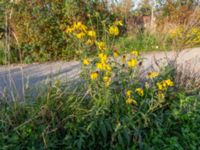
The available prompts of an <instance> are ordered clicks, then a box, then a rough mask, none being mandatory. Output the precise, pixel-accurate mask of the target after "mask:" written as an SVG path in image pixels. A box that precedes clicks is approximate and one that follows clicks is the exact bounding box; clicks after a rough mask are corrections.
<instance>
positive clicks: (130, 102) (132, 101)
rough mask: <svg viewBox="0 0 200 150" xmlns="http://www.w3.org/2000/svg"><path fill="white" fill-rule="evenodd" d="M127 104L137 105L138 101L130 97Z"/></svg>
mask: <svg viewBox="0 0 200 150" xmlns="http://www.w3.org/2000/svg"><path fill="white" fill-rule="evenodd" d="M126 104H129V105H130V104H135V105H137V101H136V100H134V99H133V98H130V97H129V98H128V99H127V100H126Z"/></svg>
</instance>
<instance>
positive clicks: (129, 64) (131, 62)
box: [128, 59, 137, 68]
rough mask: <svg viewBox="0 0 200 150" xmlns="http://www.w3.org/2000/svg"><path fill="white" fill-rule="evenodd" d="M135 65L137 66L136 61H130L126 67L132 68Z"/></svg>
mask: <svg viewBox="0 0 200 150" xmlns="http://www.w3.org/2000/svg"><path fill="white" fill-rule="evenodd" d="M136 65H137V60H136V59H131V60H129V61H128V66H129V67H130V68H133V67H135V66H136Z"/></svg>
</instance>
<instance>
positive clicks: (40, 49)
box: [7, 0, 116, 63]
mask: <svg viewBox="0 0 200 150" xmlns="http://www.w3.org/2000/svg"><path fill="white" fill-rule="evenodd" d="M7 4H9V2H7ZM7 10H8V12H12V13H11V17H10V19H9V28H10V29H11V31H13V32H12V50H11V53H12V54H11V55H14V56H15V57H12V58H11V61H12V62H15V61H23V62H26V63H28V62H33V61H48V60H57V59H73V58H74V57H75V58H77V57H79V54H78V53H77V52H76V48H75V47H74V44H75V43H74V42H72V43H71V42H70V40H69V37H68V36H66V35H65V29H66V26H67V25H69V24H71V23H72V22H74V21H81V22H83V23H84V24H86V25H87V26H92V28H94V29H95V30H97V31H98V35H99V36H100V35H102V34H103V33H104V32H105V31H104V26H105V25H108V24H110V23H111V22H112V21H113V20H115V18H116V16H115V15H111V13H110V12H108V8H107V7H106V5H105V4H104V2H102V1H100V0H90V1H83V0H77V1H72V0H57V1H54V0H45V1H38V0H33V1H31V2H29V1H26V0H21V1H19V2H17V3H12V5H11V7H10V8H9V9H7Z"/></svg>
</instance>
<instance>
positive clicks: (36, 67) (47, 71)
mask: <svg viewBox="0 0 200 150" xmlns="http://www.w3.org/2000/svg"><path fill="white" fill-rule="evenodd" d="M176 55H177V54H176V53H175V52H167V53H166V52H152V53H148V54H144V55H143V57H144V58H145V59H144V62H143V67H144V69H145V70H146V69H149V68H151V66H154V67H155V66H156V65H155V59H156V60H157V62H159V63H165V62H166V60H167V59H168V60H169V61H170V60H173V58H174V57H175V56H176ZM166 58H167V59H166ZM177 63H178V65H185V66H188V68H189V69H192V68H193V70H192V71H195V72H198V71H199V72H200V48H193V49H188V50H184V51H182V52H181V53H179V55H178V57H177ZM80 68H81V66H80V62H77V61H72V62H52V63H43V64H31V65H17V66H2V67H0V99H2V97H5V96H6V95H10V96H9V97H11V99H12V100H16V99H24V97H25V96H26V95H27V92H26V91H28V90H30V89H33V88H35V87H39V86H42V85H44V84H47V83H49V81H53V80H57V79H59V80H62V82H65V81H68V80H72V79H74V78H78V76H79V73H80Z"/></svg>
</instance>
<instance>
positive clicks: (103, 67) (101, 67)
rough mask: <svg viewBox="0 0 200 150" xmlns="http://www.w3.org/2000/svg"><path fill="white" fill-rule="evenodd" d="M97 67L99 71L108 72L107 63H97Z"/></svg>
mask: <svg viewBox="0 0 200 150" xmlns="http://www.w3.org/2000/svg"><path fill="white" fill-rule="evenodd" d="M96 67H97V69H99V70H106V64H105V63H97V64H96Z"/></svg>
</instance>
